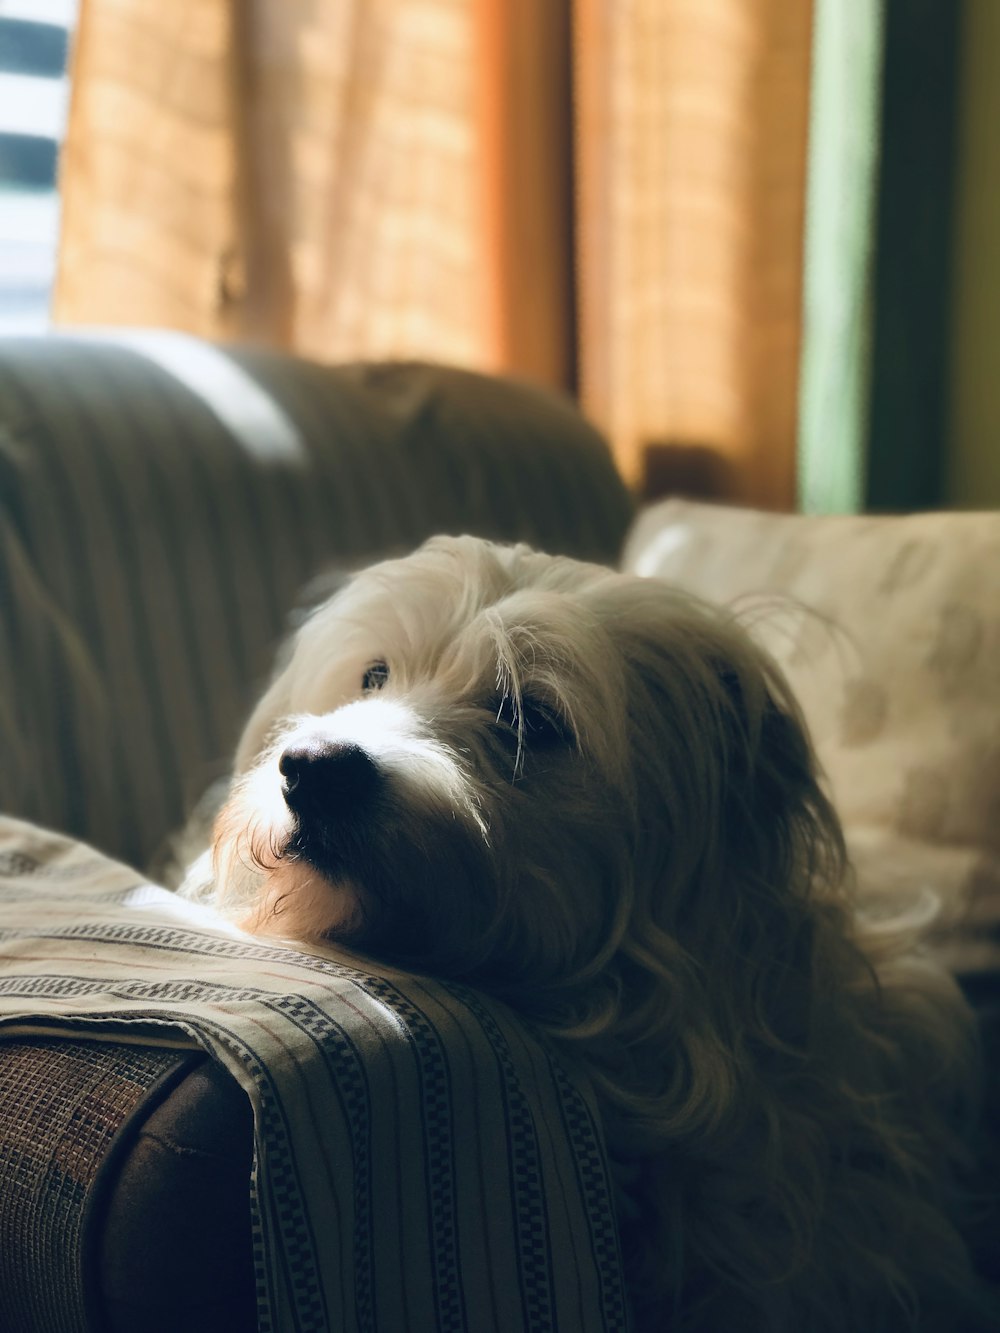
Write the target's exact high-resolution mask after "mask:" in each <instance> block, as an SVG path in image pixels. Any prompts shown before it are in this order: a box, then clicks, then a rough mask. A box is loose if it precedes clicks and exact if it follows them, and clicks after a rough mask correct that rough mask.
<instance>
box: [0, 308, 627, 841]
mask: <svg viewBox="0 0 1000 1333" xmlns="http://www.w3.org/2000/svg"><path fill="white" fill-rule="evenodd" d="M629 514H630V504H629V500H628V497H627V494H626V492H625V490H624V487H623V485H622V483H621V481H620V479H619V478H618V477H617V475H616V473H615V471H614V468H613V465H612V463H611V460H610V456H609V454H608V451H607V448H606V446H605V444H604V442H603V441H602V440H601V438H600V436H598V435H597V434H596V432H595V431H593V430H592V429H591V428H590V427H589V426H588V425H587V424H586V423H585V422H584V420H583V419H582V417H580V416H579V414H578V413H577V412H576V411H575V410H574V408H573V407H572V405H571V404H570V403H569V401H568V400H563V399H561V398H559V397H558V396H556V395H553V394H551V393H548V392H546V391H543V390H541V389H536V388H532V387H530V386H527V385H520V384H515V383H513V382H511V381H501V380H495V379H490V378H488V377H484V376H480V375H475V374H471V373H468V372H463V371H457V370H448V369H445V368H441V367H431V366H425V365H389V366H363V365H358V366H347V367H320V366H317V365H312V364H309V363H306V362H303V361H298V360H295V359H292V358H288V357H282V356H278V355H273V354H268V353H264V352H260V351H241V352H236V351H225V352H224V351H222V350H220V349H218V348H215V347H212V346H210V345H209V344H207V343H203V342H199V341H198V340H197V339H192V338H185V337H182V336H180V335H171V334H160V335H157V334H145V335H140V334H135V335H130V336H125V335H122V337H121V338H120V339H118V340H117V341H115V340H112V339H98V338H85V337H77V338H69V337H59V338H38V339H29V338H23V339H6V340H3V339H0V605H2V608H3V614H2V615H0V752H2V753H3V755H4V763H3V765H2V766H0V809H3V810H6V811H8V812H10V813H12V814H17V815H20V816H22V817H24V818H27V819H31V820H34V821H37V822H39V823H42V824H45V825H47V826H50V827H54V828H58V829H61V830H64V831H66V832H69V833H72V834H73V835H74V836H78V837H83V838H85V839H87V840H88V841H90V842H93V843H95V844H97V845H98V846H100V847H101V848H102V849H104V850H106V851H108V852H109V853H111V854H113V855H116V856H119V857H121V858H123V859H125V860H128V861H130V862H131V863H133V864H139V865H148V864H149V862H150V859H151V858H152V856H153V855H154V854H155V853H156V852H157V851H158V850H159V849H160V848H161V845H162V843H163V840H164V838H165V837H166V836H167V835H168V834H170V833H172V832H173V831H175V830H176V829H177V828H178V827H179V826H180V825H181V824H182V823H183V822H184V819H185V817H186V815H187V813H188V811H189V810H190V808H191V806H192V805H193V804H194V802H195V801H196V800H197V798H198V797H199V796H200V795H201V793H202V792H203V791H204V789H205V788H206V787H207V786H208V784H209V782H210V781H211V780H212V779H213V778H215V777H217V776H218V775H219V774H220V772H222V771H224V770H225V768H226V765H227V763H228V761H229V758H230V756H231V753H232V749H233V747H234V746H235V742H236V738H237V736H238V734H239V730H240V725H241V722H242V720H243V718H244V717H245V716H246V714H247V712H248V711H249V708H250V705H251V703H252V701H253V699H254V697H255V696H256V694H257V693H258V691H259V689H260V688H261V687H262V685H263V683H264V681H265V679H266V676H267V673H268V670H269V667H270V663H271V660H272V655H273V653H274V650H275V647H276V645H277V643H278V641H279V640H280V639H281V638H282V637H283V636H284V633H285V629H286V616H287V613H288V610H289V608H290V607H291V606H292V605H293V603H294V602H295V599H296V596H297V593H298V590H299V588H300V586H301V585H302V584H303V582H304V581H306V580H307V579H309V578H311V577H312V576H313V575H315V574H316V573H317V572H318V571H319V570H321V569H323V568H324V567H328V566H331V565H334V566H339V567H341V568H345V567H348V568H353V567H357V566H359V565H361V564H363V563H367V562H369V561H370V560H373V559H375V558H379V557H381V556H383V555H385V554H386V553H399V552H401V551H404V550H408V549H410V548H411V547H413V546H414V545H416V544H417V543H419V542H420V541H422V540H423V539H424V538H426V537H428V536H430V535H432V534H433V533H435V532H461V531H468V532H472V533H475V534H477V535H482V536H487V537H494V538H498V539H503V540H524V541H528V542H530V543H532V544H534V545H537V546H540V547H543V548H545V547H547V548H550V549H552V550H555V551H561V552H565V553H567V554H572V555H577V556H582V557H587V558H592V559H598V560H613V559H614V558H615V556H616V555H617V552H618V548H619V546H620V544H621V542H622V540H623V537H624V533H625V529H626V526H627V523H628V521H629Z"/></svg>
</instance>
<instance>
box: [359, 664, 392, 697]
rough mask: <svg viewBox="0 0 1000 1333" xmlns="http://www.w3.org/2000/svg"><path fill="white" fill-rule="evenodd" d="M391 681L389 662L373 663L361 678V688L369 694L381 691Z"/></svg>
mask: <svg viewBox="0 0 1000 1333" xmlns="http://www.w3.org/2000/svg"><path fill="white" fill-rule="evenodd" d="M388 679H389V665H388V663H387V662H373V663H372V664H371V666H370V667H369V668H368V670H367V671H366V672H365V674H364V675H363V676H362V677H361V688H362V689H363V690H364V691H365V693H366V694H367V693H368V692H369V691H370V690H380V689H381V688H382V686H383V685H384V684H385V683H386V681H387V680H388Z"/></svg>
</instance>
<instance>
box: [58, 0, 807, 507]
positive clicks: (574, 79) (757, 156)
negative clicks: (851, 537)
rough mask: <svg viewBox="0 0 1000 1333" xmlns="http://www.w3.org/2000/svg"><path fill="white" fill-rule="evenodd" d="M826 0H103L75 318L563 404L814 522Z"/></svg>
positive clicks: (86, 101) (649, 466)
mask: <svg viewBox="0 0 1000 1333" xmlns="http://www.w3.org/2000/svg"><path fill="white" fill-rule="evenodd" d="M811 25H812V6H811V3H810V0H794V2H793V3H788V0H629V2H628V3H621V2H620V0H544V3H540V2H539V0H281V3H278V0H270V2H268V0H259V2H258V3H254V4H252V5H250V4H245V3H242V0H172V3H171V4H169V5H165V4H163V3H162V0H81V12H80V18H79V28H78V33H77V40H76V43H75V50H74V61H73V94H72V103H71V112H70V124H69V131H68V137H67V142H66V147H65V151H64V156H63V163H62V191H63V199H64V212H63V237H62V247H61V258H60V267H59V280H58V289H57V296H56V303H55V316H56V319H57V321H58V322H59V323H61V324H76V323H85V324H126V325H156V326H161V327H169V328H176V329H184V330H188V331H190V332H193V333H197V334H201V335H206V336H210V337H218V338H240V339H252V340H257V341H261V342H265V343H267V344H269V345H272V346H279V347H283V348H287V349H289V350H292V351H296V352H299V353H301V354H303V355H307V356H311V357H315V358H318V359H321V360H325V361H342V360H347V359H356V358H390V357H421V358H426V359H432V360H441V361H448V362H454V363H457V364H460V365H467V366H473V367H477V368H480V369H484V370H496V371H510V372H513V373H516V374H519V375H523V376H527V377H529V378H533V379H536V380H540V381H542V382H544V383H549V384H554V385H558V386H561V387H564V388H566V389H568V390H570V391H572V392H577V393H578V394H579V396H580V399H581V402H582V405H583V407H584V410H585V411H587V413H588V414H589V415H590V416H591V417H592V418H593V419H594V420H595V422H596V423H597V424H598V425H599V426H601V427H602V428H603V429H604V430H605V431H607V433H608V434H609V436H610V438H611V439H612V442H613V445H614V447H615V451H616V456H617V458H618V461H619V464H620V467H621V469H622V471H623V473H624V475H625V476H626V477H627V479H628V480H629V481H630V482H631V483H632V484H634V485H635V486H637V487H639V488H643V487H645V488H646V489H647V491H653V490H655V489H657V486H658V485H659V482H658V477H659V476H660V475H661V474H662V473H663V472H664V469H666V471H667V474H670V469H671V468H672V467H675V466H676V464H677V461H678V460H679V459H680V460H683V459H685V458H687V459H689V460H690V459H694V460H695V461H696V462H697V464H698V466H699V467H701V469H702V471H703V472H704V475H705V476H706V477H707V478H709V485H710V489H713V490H715V491H716V492H717V493H718V494H720V495H721V496H725V497H728V498H735V499H741V500H744V501H748V502H752V503H757V504H763V505H766V506H769V507H789V506H791V505H792V504H793V502H794V495H795V466H794V454H795V435H796V402H797V393H798V367H799V341H800V326H801V296H802V236H803V216H804V199H805V169H806V138H807V124H808V104H809V69H810V41H811Z"/></svg>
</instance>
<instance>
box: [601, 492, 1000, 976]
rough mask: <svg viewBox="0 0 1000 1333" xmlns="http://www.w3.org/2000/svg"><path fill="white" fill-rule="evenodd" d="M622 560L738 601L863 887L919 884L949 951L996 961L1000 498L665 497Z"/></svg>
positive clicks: (958, 961) (999, 912)
mask: <svg viewBox="0 0 1000 1333" xmlns="http://www.w3.org/2000/svg"><path fill="white" fill-rule="evenodd" d="M624 563H625V566H626V568H628V569H630V570H632V571H634V572H637V573H640V574H645V575H661V576H663V577H666V578H669V579H671V580H673V581H675V582H677V583H680V584H682V585H684V586H685V587H688V588H690V589H692V590H693V591H695V592H698V593H700V594H702V595H703V596H707V597H710V598H712V599H715V600H718V601H721V602H724V603H734V602H736V603H738V604H739V605H740V607H741V609H742V610H743V612H744V614H745V616H746V617H747V618H748V620H750V621H751V622H752V623H754V624H755V626H756V628H757V632H758V633H759V635H760V637H761V638H762V639H763V640H764V642H765V643H766V644H767V646H768V647H769V648H770V649H771V650H772V652H773V653H774V655H775V656H776V657H777V658H778V660H779V661H780V662H781V664H782V666H783V667H784V669H785V671H786V672H787V674H788V676H789V678H790V680H791V682H792V684H793V686H794V687H795V689H796V690H797V692H798V695H799V698H800V699H801V701H802V705H803V708H804V709H805V713H806V717H807V719H808V721H809V725H810V727H811V729H812V732H813V737H814V740H815V742H816V746H817V749H818V751H819V754H820V759H821V761H822V763H823V766H824V767H825V769H826V771H827V774H828V776H829V779H830V783H831V786H832V789H833V794H834V798H835V800H836V802H837V805H838V808H839V810H840V812H841V815H842V818H843V820H844V825H845V828H846V831H847V835H848V841H849V844H850V846H851V849H852V853H853V855H854V858H855V862H856V865H857V868H858V874H859V879H860V881H861V883H862V886H863V887H865V886H867V887H868V888H870V889H878V888H883V887H887V886H888V887H891V886H894V885H896V884H899V883H903V884H908V885H912V886H913V887H915V888H918V887H920V886H928V887H931V888H933V889H935V890H936V891H937V892H938V893H939V894H940V895H941V896H942V898H943V899H944V901H945V904H946V911H945V914H944V916H943V918H942V932H941V935H942V941H943V944H944V945H945V947H946V948H947V950H948V953H949V957H950V961H951V962H952V963H953V965H955V966H956V967H958V968H960V969H961V970H963V971H978V970H981V969H983V968H988V967H995V966H996V965H997V964H998V963H1000V513H979V514H976V513H945V514H920V515H913V516H907V517H871V516H864V517H853V516H852V517H806V516H798V515H776V514H763V513H755V512H751V511H746V510H738V509H737V510H734V509H728V508H722V507H717V506H711V505H699V504H689V503H685V502H682V501H669V502H667V503H665V504H661V505H657V506H655V507H653V508H651V509H649V510H647V511H646V512H645V513H644V514H643V515H642V516H641V517H640V519H639V521H638V522H637V524H636V525H635V528H634V529H633V532H632V534H631V537H630V540H629V543H628V545H627V548H626V551H625V555H624ZM817 613H818V614H817Z"/></svg>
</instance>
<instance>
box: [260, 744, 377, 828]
mask: <svg viewBox="0 0 1000 1333" xmlns="http://www.w3.org/2000/svg"><path fill="white" fill-rule="evenodd" d="M278 771H279V772H280V773H281V793H282V795H283V796H284V798H285V804H286V805H287V806H288V808H289V810H291V812H292V814H294V815H295V816H296V818H297V820H298V821H299V823H300V825H302V824H305V825H310V824H314V823H319V824H323V823H326V822H328V821H330V820H331V819H338V818H339V819H342V818H344V817H345V816H349V815H351V814H354V813H356V812H357V811H358V809H360V808H361V807H362V806H364V805H367V804H368V803H369V802H370V801H371V799H372V798H373V797H374V796H375V794H376V793H377V791H378V789H379V787H380V786H381V784H382V774H381V772H380V770H379V768H378V765H377V764H376V763H375V760H374V759H372V757H371V755H370V754H368V752H367V751H366V750H363V749H362V748H361V746H360V745H355V744H353V743H352V742H350V741H326V740H324V741H318V740H317V741H305V742H301V743H298V744H296V745H290V746H289V747H288V749H287V750H284V751H283V752H282V754H281V757H280V758H279V760H278Z"/></svg>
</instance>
